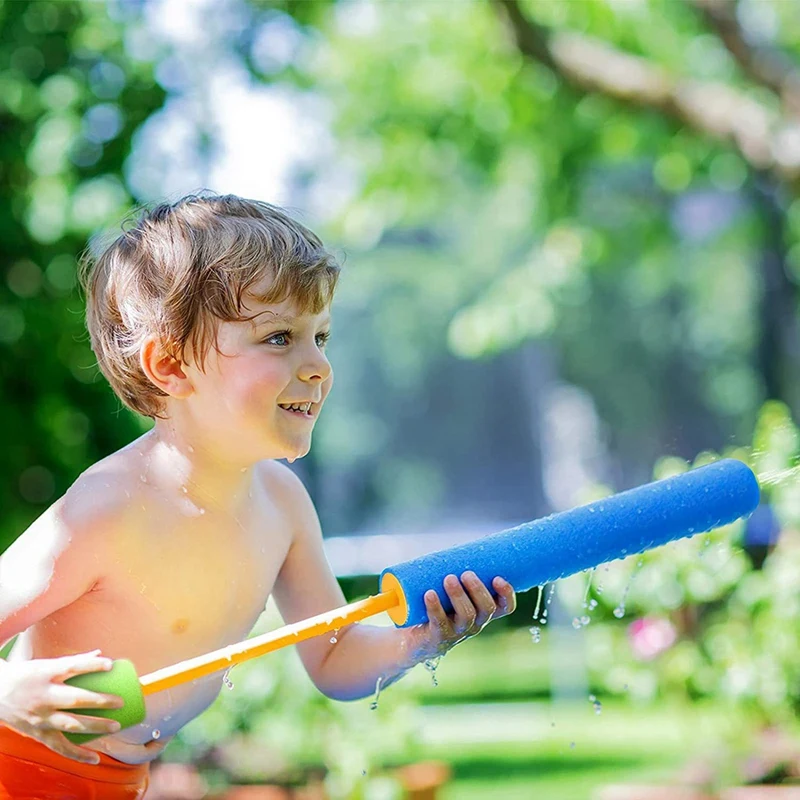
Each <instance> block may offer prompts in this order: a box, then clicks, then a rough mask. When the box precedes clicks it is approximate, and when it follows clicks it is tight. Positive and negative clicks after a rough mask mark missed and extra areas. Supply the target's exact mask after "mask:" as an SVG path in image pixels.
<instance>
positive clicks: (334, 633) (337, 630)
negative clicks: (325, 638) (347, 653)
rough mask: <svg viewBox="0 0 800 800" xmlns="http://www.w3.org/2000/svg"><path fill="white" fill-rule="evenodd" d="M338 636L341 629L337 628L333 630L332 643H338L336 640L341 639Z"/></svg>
mask: <svg viewBox="0 0 800 800" xmlns="http://www.w3.org/2000/svg"><path fill="white" fill-rule="evenodd" d="M338 636H339V629H338V628H336V629H335V630H334V632H333V636H331V644H336V642H338V641H339V639H338V638H337V637H338Z"/></svg>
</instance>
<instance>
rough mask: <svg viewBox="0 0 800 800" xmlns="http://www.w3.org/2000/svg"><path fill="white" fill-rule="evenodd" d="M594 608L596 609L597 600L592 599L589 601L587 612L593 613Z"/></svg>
mask: <svg viewBox="0 0 800 800" xmlns="http://www.w3.org/2000/svg"><path fill="white" fill-rule="evenodd" d="M596 608H597V600H595V599H594V598H592V599H591V600H590V601H589V611H594V610H595V609H596Z"/></svg>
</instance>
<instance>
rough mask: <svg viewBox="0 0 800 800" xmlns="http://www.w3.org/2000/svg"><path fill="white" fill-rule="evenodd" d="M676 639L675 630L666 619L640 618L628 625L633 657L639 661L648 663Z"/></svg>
mask: <svg viewBox="0 0 800 800" xmlns="http://www.w3.org/2000/svg"><path fill="white" fill-rule="evenodd" d="M677 638H678V635H677V633H676V632H675V628H674V627H673V626H672V623H671V622H670V621H669V620H667V619H662V618H659V617H642V618H641V619H637V620H634V621H633V622H631V624H630V625H628V639H630V643H631V650H633V655H634V656H635V657H636V658H638V659H639V660H640V661H650V660H651V659H653V658H655V657H656V656H657V655H658V654H659V653H663V652H664V651H665V650H667V649H668V648H670V647H671V646H672V645H673V644H674V643H675V640H676V639H677Z"/></svg>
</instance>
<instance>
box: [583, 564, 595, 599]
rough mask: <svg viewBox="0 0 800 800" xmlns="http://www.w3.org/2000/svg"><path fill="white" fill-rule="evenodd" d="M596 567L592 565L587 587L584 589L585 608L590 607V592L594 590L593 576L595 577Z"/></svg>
mask: <svg viewBox="0 0 800 800" xmlns="http://www.w3.org/2000/svg"><path fill="white" fill-rule="evenodd" d="M595 569H596V567H592V568H591V569H590V570H589V578H588V580H587V581H586V588H585V589H584V591H583V607H584V608H588V607H589V592H590V591H591V590H592V578H593V577H594V571H595Z"/></svg>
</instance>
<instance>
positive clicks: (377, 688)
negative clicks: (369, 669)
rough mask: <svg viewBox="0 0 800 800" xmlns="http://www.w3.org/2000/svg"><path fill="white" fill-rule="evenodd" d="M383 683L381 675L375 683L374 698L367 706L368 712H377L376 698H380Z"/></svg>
mask: <svg viewBox="0 0 800 800" xmlns="http://www.w3.org/2000/svg"><path fill="white" fill-rule="evenodd" d="M382 683H383V675H381V676H380V677H379V678H378V680H377V681H376V682H375V697H373V698H372V702H371V703H370V704H369V710H370V711H377V710H378V698H379V697H380V696H381V684H382Z"/></svg>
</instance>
